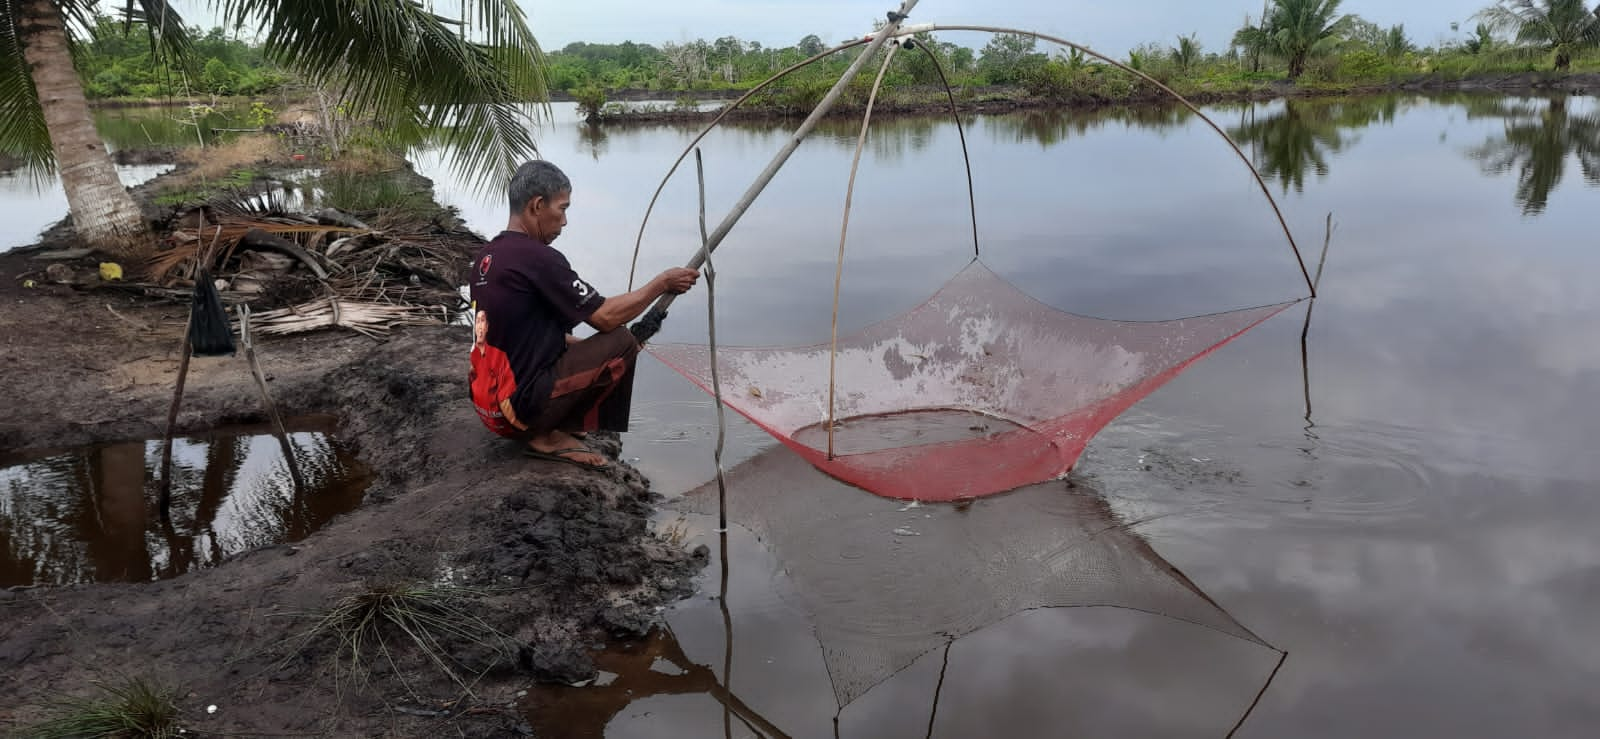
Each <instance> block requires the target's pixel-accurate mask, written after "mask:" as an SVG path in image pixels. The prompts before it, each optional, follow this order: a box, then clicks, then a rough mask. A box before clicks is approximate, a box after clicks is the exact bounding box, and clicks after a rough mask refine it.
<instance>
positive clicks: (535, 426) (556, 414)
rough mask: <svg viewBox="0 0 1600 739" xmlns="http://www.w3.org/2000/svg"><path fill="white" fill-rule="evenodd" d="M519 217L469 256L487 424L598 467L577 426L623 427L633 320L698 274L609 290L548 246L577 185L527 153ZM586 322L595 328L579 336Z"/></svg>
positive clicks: (633, 357) (536, 447) (480, 397)
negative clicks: (613, 292) (579, 327)
mask: <svg viewBox="0 0 1600 739" xmlns="http://www.w3.org/2000/svg"><path fill="white" fill-rule="evenodd" d="M509 189H510V196H511V219H510V222H509V223H508V224H507V225H506V230H505V231H503V232H501V233H500V235H498V236H496V237H495V238H494V239H493V240H492V241H490V242H489V243H488V244H486V245H484V247H483V249H482V250H480V251H479V252H478V255H477V258H476V260H475V261H474V262H473V267H472V274H471V277H470V281H471V282H470V285H471V291H472V308H473V312H474V315H473V325H474V332H473V336H474V340H473V345H472V369H471V371H470V373H469V376H468V380H469V384H470V386H471V388H472V404H473V406H474V407H476V409H477V411H478V417H479V418H480V419H481V420H482V421H483V423H484V425H485V426H487V427H488V428H489V429H490V430H491V431H494V432H495V433H497V434H500V435H501V436H505V437H509V438H514V439H517V440H519V441H521V442H523V443H524V444H525V445H526V446H525V447H524V452H525V453H526V454H528V455H529V456H532V457H537V458H540V459H547V460H552V461H558V462H568V463H571V464H576V465H579V466H582V467H589V468H593V469H602V468H604V467H606V466H607V462H606V460H605V458H604V457H602V456H600V455H599V454H596V453H594V452H593V451H590V450H589V449H588V447H585V446H584V445H583V443H582V442H580V441H579V440H578V439H577V438H576V437H574V436H573V434H575V433H581V432H589V431H595V430H606V431H618V432H621V431H627V430H628V410H629V405H630V403H631V399H632V395H633V369H634V365H635V362H636V361H637V358H638V354H639V344H638V342H636V341H634V338H633V334H632V333H631V332H629V331H628V329H627V326H626V324H627V323H628V322H629V321H632V320H633V319H634V318H637V317H638V316H639V315H640V314H641V313H644V311H645V310H646V309H647V308H649V307H650V304H651V303H653V302H655V300H656V298H658V297H660V296H662V295H663V294H666V293H673V294H681V293H684V292H687V291H688V290H689V288H691V287H693V286H694V284H695V282H696V281H697V280H698V279H699V276H700V275H699V273H698V272H695V271H694V270H692V269H684V268H682V267H677V268H673V269H669V270H667V271H665V272H662V273H661V274H660V275H657V276H656V278H655V279H653V280H651V281H650V282H648V283H646V284H645V285H644V286H643V287H641V288H639V289H637V290H634V291H633V292H630V293H625V294H623V295H618V296H616V297H611V298H607V297H604V296H602V295H601V294H600V293H599V292H598V291H596V290H595V289H594V287H593V286H591V285H590V284H589V283H588V282H586V281H584V279H583V278H581V277H579V276H578V275H577V273H576V272H574V271H573V270H572V265H571V264H569V263H568V262H567V258H566V257H565V256H563V255H562V254H561V252H559V251H556V250H555V249H554V248H552V247H551V246H550V245H551V244H552V243H554V242H555V240H556V237H557V236H560V235H561V229H562V228H563V227H564V226H566V225H567V207H568V205H570V204H571V202H572V183H571V181H569V180H568V179H567V176H566V175H565V174H563V173H562V172H561V170H560V169H559V168H557V167H556V166H555V165H553V164H551V163H549V162H546V161H531V162H527V163H524V164H523V165H522V166H521V167H518V168H517V173H516V175H515V176H514V177H513V178H512V180H511V186H510V188H509ZM579 323H587V324H589V325H590V326H592V327H593V328H594V329H595V331H597V332H598V333H596V334H595V335H593V336H591V337H589V338H587V339H582V340H579V339H578V338H577V337H575V336H573V335H572V330H573V329H574V328H575V327H576V326H577V325H578V324H579Z"/></svg>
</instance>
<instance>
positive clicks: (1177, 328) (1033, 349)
mask: <svg viewBox="0 0 1600 739" xmlns="http://www.w3.org/2000/svg"><path fill="white" fill-rule="evenodd" d="M1296 302H1299V301H1288V302H1284V303H1277V304H1273V305H1265V306H1260V307H1256V308H1246V309H1242V310H1235V311H1230V312H1226V313H1217V314H1212V315H1206V316H1196V317H1192V318H1183V319H1178V320H1170V321H1154V322H1138V321H1114V320H1105V319H1099V318H1089V317H1084V316H1078V315H1074V314H1070V313H1065V312H1062V311H1058V310H1056V309H1054V308H1051V307H1050V306H1048V305H1045V304H1043V303H1040V302H1039V301H1037V300H1035V299H1033V298H1032V297H1029V296H1028V295H1027V294H1026V293H1023V292H1022V291H1021V290H1019V289H1017V288H1016V287H1015V286H1013V285H1011V284H1010V283H1009V282H1006V281H1005V280H1004V279H1002V278H1000V277H999V276H998V275H996V274H994V273H993V272H991V271H990V270H989V269H988V268H987V267H985V266H984V265H983V264H982V263H981V262H978V261H976V260H975V261H974V262H973V263H972V264H971V265H969V266H968V267H967V268H966V269H964V270H962V271H961V272H960V273H959V274H957V275H956V276H955V277H954V278H953V279H951V280H950V281H949V282H948V283H946V284H945V285H944V286H943V287H942V288H941V289H940V290H939V292H938V293H936V294H935V295H934V296H933V297H932V298H931V299H929V300H928V302H926V303H924V304H922V305H921V306H919V307H917V308H915V309H913V310H912V311H910V312H909V313H906V314H904V315H901V316H899V317H896V318H893V319H890V320H887V321H883V322H881V323H877V324H874V325H872V326H869V327H867V328H865V329H863V330H862V331H860V332H859V333H857V334H855V335H854V336H849V337H840V339H839V341H838V350H837V356H836V358H835V361H836V368H837V371H836V373H835V378H836V379H835V381H834V387H833V392H832V394H831V395H832V397H833V413H832V416H831V417H832V418H834V419H835V420H834V422H833V439H832V454H831V455H830V453H829V446H830V442H829V438H828V436H829V435H828V419H829V418H830V414H829V408H828V402H829V397H830V392H829V377H830V373H829V360H830V354H831V352H830V346H829V344H825V343H824V344H817V345H812V346H796V347H760V348H757V347H718V350H717V355H718V366H717V370H718V372H719V374H720V380H721V388H722V400H723V402H724V403H725V404H726V405H727V406H728V407H729V408H732V409H734V410H735V411H737V412H739V413H740V414H742V415H743V416H744V417H746V418H748V419H750V420H751V421H752V422H754V423H755V424H756V425H758V426H760V427H761V428H762V429H764V430H766V431H767V432H768V433H770V434H772V435H773V436H774V437H776V438H777V439H778V440H779V441H781V442H782V443H783V444H785V445H786V446H788V447H789V448H791V449H793V450H795V451H796V452H798V453H799V454H800V456H802V457H803V458H805V459H806V461H808V462H810V463H811V464H812V465H815V466H816V467H817V468H818V469H820V470H822V471H823V472H826V473H827V474H829V475H831V476H833V477H835V478H837V479H839V480H842V481H844V482H848V483H850V484H852V485H855V486H857V487H860V488H863V489H865V490H868V491H870V492H873V493H876V494H878V495H882V496H886V497H891V498H901V499H913V500H924V501H949V500H957V499H961V498H970V497H977V496H983V495H990V494H993V493H999V492H1004V491H1007V490H1013V489H1016V488H1019V487H1022V486H1024V485H1030V484H1033V483H1037V482H1042V481H1045V480H1049V479H1053V478H1056V477H1060V476H1061V475H1063V474H1065V473H1066V472H1067V471H1068V470H1070V469H1071V468H1072V466H1073V464H1075V463H1076V462H1077V460H1078V456H1079V455H1080V454H1082V453H1083V449H1084V447H1085V446H1086V445H1087V444H1088V443H1089V440H1090V439H1091V438H1093V436H1094V435H1095V434H1096V433H1098V432H1099V431H1100V430H1101V429H1102V428H1104V427H1105V426H1106V425H1107V424H1109V423H1111V421H1112V420H1113V419H1115V418H1116V417H1117V416H1118V415H1119V414H1121V413H1122V412H1123V411H1125V410H1127V409H1128V408H1129V407H1130V406H1132V405H1133V404H1134V403H1136V402H1138V401H1139V400H1140V399H1142V398H1144V397H1145V396H1147V395H1149V394H1150V393H1152V392H1154V391H1155V390H1156V389H1157V388H1160V387H1161V386H1162V385H1164V384H1166V383H1167V382H1170V381H1171V380H1172V379H1173V378H1175V377H1177V376H1178V374H1179V373H1181V372H1182V371H1183V370H1184V369H1185V368H1187V367H1188V366H1190V365H1191V364H1193V363H1194V362H1196V361H1198V360H1199V359H1201V358H1202V357H1204V356H1206V355H1207V354H1209V353H1211V352H1212V351H1215V350H1216V349H1218V348H1220V347H1221V346H1223V345H1224V344H1227V343H1228V342H1229V341H1232V340H1233V339H1235V338H1237V337H1238V336H1239V335H1241V334H1243V333H1244V332H1246V331H1248V330H1250V329H1251V328H1254V327H1255V326H1257V325H1259V324H1260V323H1262V322H1263V321H1265V320H1267V319H1268V318H1271V317H1272V316H1274V315H1276V314H1278V313H1279V312H1281V311H1283V310H1284V309H1286V308H1288V307H1289V306H1290V305H1293V304H1294V303H1296ZM647 348H648V351H650V352H651V353H652V354H654V355H655V356H656V357H658V358H660V359H661V361H663V362H665V363H666V364H667V365H668V366H670V367H672V368H673V369H674V370H677V371H678V372H679V373H681V374H683V375H684V376H685V377H687V378H689V379H690V380H691V381H693V382H694V383H695V384H696V385H699V386H700V387H701V388H702V389H704V390H706V391H707V392H711V391H712V383H711V360H710V353H709V351H708V349H707V347H706V346H705V345H701V344H651V345H648V347H647Z"/></svg>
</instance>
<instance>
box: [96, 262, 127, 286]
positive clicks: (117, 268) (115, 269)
mask: <svg viewBox="0 0 1600 739" xmlns="http://www.w3.org/2000/svg"><path fill="white" fill-rule="evenodd" d="M100 279H102V280H105V281H106V282H110V281H112V280H120V279H122V265H120V264H117V263H116V262H101V263H100Z"/></svg>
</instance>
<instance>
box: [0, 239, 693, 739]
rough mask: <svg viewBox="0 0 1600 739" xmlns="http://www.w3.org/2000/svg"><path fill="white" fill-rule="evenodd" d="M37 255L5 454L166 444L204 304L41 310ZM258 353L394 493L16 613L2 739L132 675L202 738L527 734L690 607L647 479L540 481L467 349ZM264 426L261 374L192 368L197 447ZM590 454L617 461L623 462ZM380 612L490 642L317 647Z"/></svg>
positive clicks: (407, 344) (74, 300)
mask: <svg viewBox="0 0 1600 739" xmlns="http://www.w3.org/2000/svg"><path fill="white" fill-rule="evenodd" d="M34 256H36V254H33V253H28V252H14V253H8V254H3V255H0V337H3V338H0V387H4V388H6V391H5V394H6V402H5V407H6V409H7V412H6V413H5V414H3V415H0V449H4V450H9V451H21V450H29V449H42V448H51V449H61V448H67V447H73V446H77V445H81V444H87V443H91V442H101V441H111V440H118V439H130V438H152V437H159V435H160V434H161V432H162V430H163V428H164V425H165V418H166V413H167V409H168V406H169V404H170V402H171V390H172V383H173V380H174V379H175V376H176V371H177V367H178V360H179V351H180V349H179V347H180V337H181V332H182V331H183V328H184V321H185V318H186V316H187V306H185V305H180V304H173V303H168V302H164V301H155V300H152V299H150V298H146V297H140V296H136V295H129V294H126V293H123V292H118V291H114V290H106V289H81V288H73V287H69V286H66V285H58V284H49V283H39V282H35V283H33V284H32V286H27V285H28V283H26V282H25V281H24V280H25V277H24V275H25V274H31V273H34V272H37V271H39V270H40V269H41V268H42V266H43V265H44V264H46V262H42V261H41V260H38V259H35V258H33V257H34ZM95 258H96V257H94V256H90V257H88V258H87V259H89V260H91V261H92V260H94V259H95ZM258 343H259V347H258V352H259V355H260V359H261V362H262V365H263V368H264V371H265V372H266V374H267V375H268V377H269V380H270V381H269V385H270V387H271V388H272V392H273V394H274V396H275V399H276V401H277V403H278V405H279V407H280V408H281V409H282V410H283V411H284V412H285V413H286V414H294V415H298V414H312V413H329V414H335V415H337V416H339V417H340V418H341V419H342V422H341V423H340V425H339V427H338V431H337V436H338V437H339V438H340V439H341V440H342V441H343V442H346V443H348V444H350V445H351V446H353V447H354V449H355V450H356V452H357V454H358V456H359V458H360V459H361V460H362V461H363V462H364V463H365V464H367V465H368V466H370V467H371V468H372V469H373V470H374V471H375V472H376V480H375V482H374V483H373V485H372V487H371V488H370V489H369V490H368V492H367V495H366V499H365V502H364V504H363V506H362V507H360V508H358V509H356V510H355V511H353V512H351V513H348V514H346V515H344V516H342V517H340V518H338V519H336V520H334V521H333V522H332V523H330V524H329V525H328V526H326V527H325V528H324V529H322V530H321V531H319V532H318V533H316V534H314V535H312V536H311V537H309V538H307V539H304V540H302V541H299V542H297V543H295V544H294V545H278V546H270V547H266V548H261V549H256V550H252V551H249V552H246V553H244V554H241V555H239V556H236V557H234V558H232V559H229V560H227V561H225V562H223V563H222V564H221V565H219V566H217V567H215V568H213V569H207V570H201V571H197V572H193V573H190V574H188V575H183V576H180V577H177V578H174V579H170V580H163V581H160V582H155V583H149V584H139V585H118V584H98V585H83V586H71V587H63V588H54V589H51V588H35V589H28V590H21V591H0V694H3V695H6V696H8V698H9V700H8V701H6V703H5V705H4V706H0V734H6V733H9V732H11V731H14V730H20V729H21V728H22V727H25V726H26V725H28V724H30V723H32V722H34V721H36V720H38V719H40V718H41V717H43V716H44V715H45V714H46V712H47V706H48V705H49V704H50V703H52V702H53V701H55V700H57V699H59V698H61V697H63V696H72V695H84V694H86V693H87V692H88V691H90V690H91V688H92V686H93V684H94V683H96V682H108V681H109V682H116V681H117V680H120V679H125V678H128V677H141V678H145V679H149V680H154V681H157V682H159V683H163V684H167V685H170V686H173V687H175V688H177V689H178V691H179V695H180V699H179V708H180V709H181V710H182V725H183V726H185V727H186V728H188V729H189V730H190V732H191V733H192V732H195V731H199V732H202V733H204V734H230V733H231V734H244V735H254V734H280V735H281V734H288V735H297V736H303V735H375V734H377V735H400V736H428V735H437V734H441V733H450V734H456V733H457V732H458V731H459V732H461V733H463V734H465V735H468V736H504V735H510V734H515V733H519V732H521V731H525V729H526V727H525V726H524V725H523V724H522V719H521V717H520V716H519V715H518V714H517V712H516V710H515V709H514V707H513V704H514V701H515V700H516V694H517V692H519V691H521V690H523V689H525V688H526V687H528V686H529V685H531V684H533V683H535V682H537V681H560V682H573V681H578V680H582V679H585V678H587V677H589V676H592V674H593V673H594V665H593V664H592V662H591V661H590V658H589V656H588V650H589V647H591V646H592V645H594V644H597V643H600V642H603V641H605V640H606V639H608V638H612V637H625V638H626V637H637V636H640V635H642V634H643V633H645V632H646V631H648V630H649V629H650V628H651V627H652V626H653V625H654V624H655V623H656V619H657V617H658V616H657V613H658V608H660V607H661V606H663V605H665V604H666V603H668V602H670V601H672V600H674V599H676V598H678V597H681V596H683V595H686V594H687V593H688V592H689V588H690V578H691V577H692V575H693V573H694V572H695V571H697V570H698V568H700V567H701V566H703V564H704V555H703V553H702V554H699V555H697V554H694V553H690V552H686V551H684V550H683V548H682V547H680V546H677V545H674V544H673V543H670V542H667V541H663V540H661V539H659V538H658V537H656V536H655V535H654V534H653V533H652V532H651V531H650V529H649V527H648V523H647V517H648V515H649V514H650V512H651V510H652V509H653V507H654V501H655V495H654V494H653V493H651V491H650V489H649V483H648V482H647V481H646V480H644V479H643V478H642V476H640V475H639V474H638V473H637V472H636V471H634V470H632V469H631V468H629V467H627V466H626V465H625V464H623V463H622V462H620V460H619V461H617V462H616V463H615V464H616V468H615V469H614V470H612V471H610V472H606V473H595V472H590V471H586V470H580V469H578V468H575V467H571V466H567V465H561V464H557V463H550V462H541V461H535V460H530V459H527V458H525V457H523V456H521V455H520V454H519V453H518V452H517V450H516V448H515V447H514V446H512V445H510V444H509V443H508V442H505V441H503V440H500V439H498V438H496V437H493V436H492V435H490V434H489V433H488V432H487V431H485V430H484V429H483V428H482V426H481V424H480V423H479V422H478V420H477V418H476V416H475V415H474V413H473V412H472V411H471V409H470V404H468V403H467V402H466V395H467V389H466V383H465V380H466V376H465V374H466V366H465V362H464V357H465V350H466V348H467V347H468V346H469V345H470V343H471V336H470V329H469V328H467V327H465V326H444V325H439V326H434V327H412V328H404V329H399V330H397V331H396V332H395V333H394V334H392V335H391V336H390V337H389V338H388V339H387V340H381V341H379V340H374V339H370V338H367V337H364V336H360V335H357V334H354V333H349V332H335V331H320V332H316V333H311V334H304V335H299V336H291V337H286V338H275V339H258ZM263 420H265V415H264V413H263V410H262V405H261V402H260V399H259V397H258V396H257V394H256V391H255V389H254V384H253V381H252V380H251V378H250V374H249V369H248V366H247V364H246V362H245V361H244V359H243V356H242V355H240V356H237V357H218V358H196V359H195V360H193V362H192V364H191V367H190V375H189V379H188V383H187V387H186V390H185V398H184V403H183V406H182V411H181V413H180V415H179V427H180V431H196V430H201V429H205V428H208V427H210V426H213V425H216V424H220V423H252V422H260V421H263ZM589 443H590V444H591V445H593V446H594V447H595V448H596V449H597V450H599V451H601V452H602V453H604V454H606V455H607V456H610V457H612V458H613V459H617V458H618V455H619V453H620V444H619V443H617V442H616V441H615V439H607V438H603V437H600V436H596V437H594V438H591V439H590V441H589ZM146 483H147V485H148V484H149V483H150V481H149V479H148V478H147V480H146ZM146 506H147V513H148V514H150V515H154V510H153V509H154V497H153V495H149V496H147V500H146ZM383 594H401V595H405V596H406V597H412V596H415V597H417V598H419V600H418V602H420V603H424V604H431V605H426V607H427V608H437V609H439V610H438V612H437V613H435V615H439V614H444V615H447V616H452V617H456V618H459V619H462V620H463V621H462V622H463V623H466V624H467V625H466V626H465V627H462V628H460V629H457V630H456V631H453V632H449V633H441V634H440V635H438V637H437V639H438V648H437V649H422V648H419V647H417V646H416V644H414V643H413V642H410V641H408V640H407V637H406V635H405V634H404V632H402V631H401V630H399V629H397V628H393V627H388V626H386V627H381V628H380V629H379V631H378V632H377V636H378V637H381V638H383V639H384V640H385V641H384V642H383V647H382V649H381V650H380V649H379V647H377V646H374V645H375V642H373V641H371V640H370V639H369V640H368V642H367V644H368V646H367V648H366V649H365V650H364V652H363V653H362V654H360V655H353V654H352V653H351V650H350V649H348V648H347V647H346V646H344V643H342V642H341V640H340V637H339V636H338V635H337V633H335V632H333V631H329V630H326V629H324V630H321V631H318V630H317V629H315V628H314V627H316V625H317V624H319V623H320V621H319V619H321V618H322V617H324V616H326V615H327V614H329V613H330V612H332V611H333V610H334V609H335V608H336V607H338V606H341V605H344V606H347V607H348V606H351V605H352V604H362V603H369V602H374V601H373V598H374V597H375V596H376V595H383ZM352 660H355V661H358V662H359V663H360V666H359V667H354V668H353V667H352ZM441 665H442V666H441ZM464 686H465V687H464ZM469 688H470V689H469ZM212 705H215V706H217V707H218V709H217V711H216V712H215V713H208V712H207V707H208V706H212Z"/></svg>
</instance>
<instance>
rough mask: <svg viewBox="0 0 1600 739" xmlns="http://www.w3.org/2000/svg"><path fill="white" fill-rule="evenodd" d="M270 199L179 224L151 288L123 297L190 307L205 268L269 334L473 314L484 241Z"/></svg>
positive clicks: (193, 215) (152, 269)
mask: <svg viewBox="0 0 1600 739" xmlns="http://www.w3.org/2000/svg"><path fill="white" fill-rule="evenodd" d="M263 198H264V199H263V200H260V201H257V202H254V203H232V204H224V205H217V204H210V205H205V206H201V207H198V208H194V209H191V210H189V211H187V212H186V213H184V214H182V215H180V216H179V217H178V218H177V219H176V220H175V221H174V226H173V230H172V233H171V234H169V235H168V236H167V237H166V238H165V239H164V243H163V245H162V250H161V251H160V252H158V254H157V256H156V257H154V258H153V259H151V260H150V261H149V262H148V263H147V264H145V265H144V269H143V270H142V275H143V277H144V279H145V281H144V282H129V283H125V284H124V287H127V288H133V289H137V290H139V291H141V292H143V293H144V294H146V295H152V296H157V297H167V298H171V299H173V300H187V299H188V296H189V295H190V293H191V291H192V290H193V288H194V280H195V275H196V274H198V273H200V271H201V269H202V268H204V269H206V270H208V271H209V273H210V274H211V275H212V276H213V277H214V278H215V281H216V283H217V288H218V290H219V291H220V292H221V295H222V299H223V302H224V303H225V304H228V305H237V304H241V303H247V304H249V305H250V307H251V309H252V318H251V323H252V325H253V326H255V327H256V329H255V330H257V331H258V332H259V333H262V334H292V333H299V332H304V331H314V330H317V329H322V328H331V327H339V328H347V329H350V330H353V331H358V332H360V333H363V334H366V335H368V336H374V337H377V336H381V335H384V334H386V333H388V331H389V330H390V329H391V328H393V327H395V326H401V325H418V324H439V323H448V322H449V321H451V320H452V319H453V318H455V317H456V316H458V315H459V313H460V311H462V310H464V309H465V308H466V307H467V306H466V303H465V300H464V299H463V298H462V295H461V292H460V290H459V286H460V285H461V280H460V276H461V271H462V268H463V266H464V265H466V264H468V263H469V262H470V261H471V258H472V252H473V251H474V250H476V248H477V247H478V246H479V245H480V244H482V243H483V240H482V239H481V238H480V237H478V236H477V235H475V234H473V233H471V232H470V231H467V230H465V229H464V228H462V227H460V226H459V225H458V223H456V222H454V219H449V220H450V221H451V222H449V223H445V222H442V221H444V220H445V219H442V218H440V217H438V216H434V217H431V218H425V217H419V216H417V215H415V214H412V213H406V212H399V211H395V212H383V213H379V214H378V215H377V216H376V217H374V218H373V219H372V221H373V222H372V223H371V224H370V225H369V224H367V223H365V222H362V221H361V220H359V219H358V218H356V217H354V216H352V215H350V214H347V213H344V212H342V211H338V210H333V209H323V210H321V211H319V212H317V213H315V214H305V213H295V212H291V211H290V210H289V209H288V208H286V207H284V204H283V203H282V202H281V201H280V200H279V199H278V198H276V197H269V196H263Z"/></svg>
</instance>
